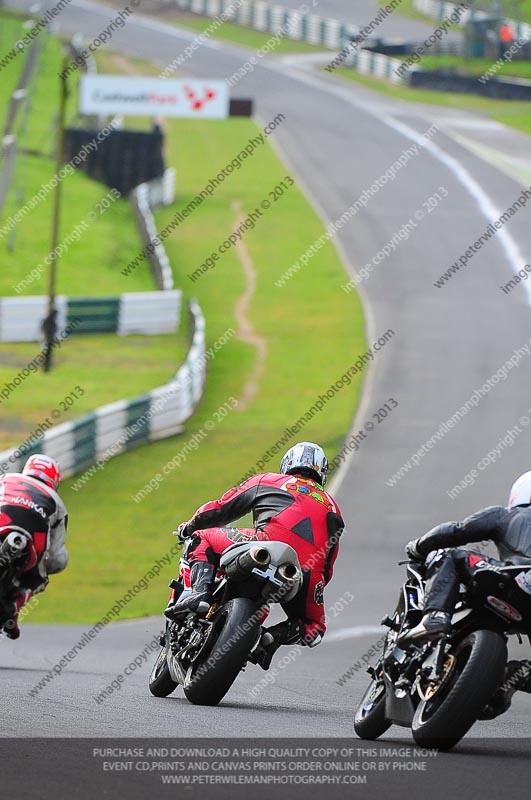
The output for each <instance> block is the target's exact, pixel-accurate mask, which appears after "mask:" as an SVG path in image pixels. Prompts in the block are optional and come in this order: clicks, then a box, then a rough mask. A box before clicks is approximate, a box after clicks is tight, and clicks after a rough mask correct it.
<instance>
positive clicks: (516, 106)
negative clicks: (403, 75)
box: [334, 68, 531, 134]
mask: <svg viewBox="0 0 531 800" xmlns="http://www.w3.org/2000/svg"><path fill="white" fill-rule="evenodd" d="M334 74H335V75H338V76H339V77H341V78H346V79H347V80H351V81H355V82H356V83H359V84H361V85H362V86H366V87H367V88H368V89H374V90H375V91H378V92H382V94H386V95H388V96H389V97H394V98H395V99H397V100H405V101H406V102H408V103H427V104H432V105H439V106H448V107H449V108H462V109H463V110H464V111H477V112H479V113H482V114H484V115H485V116H486V117H489V118H491V119H495V120H498V122H503V123H504V124H505V125H508V126H509V127H511V128H515V129H516V130H519V131H522V133H528V134H531V111H528V110H527V109H528V107H529V103H518V102H509V101H505V100H490V99H489V98H485V97H476V96H475V95H470V94H459V93H453V92H434V91H430V90H428V89H415V88H410V87H409V86H401V85H397V84H394V83H390V82H389V81H385V80H380V78H373V77H371V76H369V75H361V74H360V73H359V72H356V71H355V70H353V69H348V68H340V69H337V70H335V72H334Z"/></svg>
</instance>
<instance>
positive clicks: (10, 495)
mask: <svg viewBox="0 0 531 800" xmlns="http://www.w3.org/2000/svg"><path fill="white" fill-rule="evenodd" d="M67 524H68V514H67V511H66V508H65V505H64V503H63V501H62V500H61V498H60V497H59V495H58V494H57V492H55V491H54V490H53V489H52V488H50V487H49V486H47V485H46V484H45V483H43V482H42V481H40V480H37V479H36V478H32V477H30V476H29V475H21V474H19V473H14V472H13V473H8V474H7V475H5V476H4V477H3V478H1V479H0V538H3V537H4V536H6V535H7V534H8V533H9V530H10V528H11V527H12V526H14V527H17V528H23V529H24V530H25V531H27V532H28V533H29V534H31V536H32V539H33V544H34V549H33V550H32V553H31V556H30V559H29V561H28V563H27V564H26V566H25V568H24V571H23V573H22V575H21V578H20V586H19V587H18V588H15V589H14V591H13V597H12V598H11V600H12V602H14V604H15V606H16V612H17V613H18V611H19V610H20V608H21V607H22V605H24V603H26V602H28V600H29V599H30V597H31V593H32V592H33V593H35V592H36V591H40V590H42V589H43V588H45V586H46V583H47V580H48V575H51V574H53V573H56V572H61V571H62V570H64V569H65V567H66V565H67V564H68V551H67V549H66V546H65V540H66V529H67ZM27 590H29V591H27Z"/></svg>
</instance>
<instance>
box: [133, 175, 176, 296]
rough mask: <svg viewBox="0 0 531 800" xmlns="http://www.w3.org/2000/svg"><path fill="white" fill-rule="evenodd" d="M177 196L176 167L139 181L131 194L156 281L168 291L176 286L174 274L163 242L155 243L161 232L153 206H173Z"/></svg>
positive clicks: (141, 236)
mask: <svg viewBox="0 0 531 800" xmlns="http://www.w3.org/2000/svg"><path fill="white" fill-rule="evenodd" d="M174 197H175V170H173V169H167V170H166V171H165V172H164V174H163V175H162V177H160V178H154V179H153V180H151V181H148V182H147V183H141V184H139V185H138V186H136V187H135V188H134V189H133V191H132V192H131V193H130V195H129V199H130V201H131V206H132V208H133V213H134V215H135V219H136V223H137V226H138V230H139V232H140V239H141V241H142V247H143V248H144V250H146V251H147V259H148V261H149V264H150V266H151V271H152V273H153V277H154V278H155V283H156V284H157V286H158V287H159V289H162V290H164V291H168V290H170V289H173V285H174V284H173V273H172V271H171V266H170V261H169V258H168V256H167V254H166V250H165V249H164V245H163V244H162V242H160V241H159V242H158V244H156V245H153V244H152V242H153V240H154V239H155V238H157V235H158V231H157V226H156V225H155V219H154V217H153V214H152V209H154V208H160V207H161V206H168V205H170V204H171V203H173V200H174ZM148 248H149V249H148Z"/></svg>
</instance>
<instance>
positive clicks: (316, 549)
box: [165, 442, 344, 669]
mask: <svg viewBox="0 0 531 800" xmlns="http://www.w3.org/2000/svg"><path fill="white" fill-rule="evenodd" d="M327 474H328V461H327V459H326V456H325V454H324V451H323V450H322V448H321V447H319V445H316V444H312V443H311V442H300V443H299V444H296V445H294V446H293V447H291V448H290V449H289V450H288V451H287V453H286V454H285V456H284V457H283V459H282V461H281V464H280V472H279V473H274V472H268V473H265V474H262V475H255V476H254V477H252V478H249V480H246V481H244V483H242V484H240V486H236V487H235V488H233V489H229V491H228V492H225V494H224V495H223V496H222V497H221V498H220V499H219V500H214V501H211V502H209V503H205V505H203V506H201V508H199V509H198V510H197V511H196V513H195V514H194V515H193V517H192V518H191V519H190V520H189V521H188V522H183V523H181V525H180V526H179V529H178V531H176V535H178V536H179V538H180V539H181V541H185V540H187V539H190V537H192V538H191V541H188V542H187V544H186V548H187V557H188V559H189V560H190V563H191V570H190V577H191V582H192V589H193V592H192V594H190V595H188V596H187V597H186V598H183V599H182V600H177V602H175V603H170V605H169V606H168V608H167V609H166V611H165V614H166V616H167V617H168V619H170V620H178V619H181V618H183V617H184V616H186V614H187V613H188V612H189V611H193V610H195V609H196V608H197V606H198V605H199V603H200V602H201V601H203V600H208V599H209V598H210V595H211V591H212V588H213V587H212V581H213V579H214V577H215V575H216V570H217V567H218V565H219V558H220V555H221V554H222V553H223V551H224V550H225V549H226V548H227V547H229V546H230V545H232V544H234V543H235V542H242V541H252V540H258V541H263V540H272V541H279V542H284V543H285V544H288V545H290V546H291V547H293V549H294V550H295V551H296V553H297V555H298V557H299V561H300V565H301V568H302V571H303V576H304V580H303V584H302V587H301V589H300V591H299V592H298V594H297V595H296V597H295V598H294V599H293V600H290V601H289V602H288V603H285V604H284V605H283V609H284V611H285V612H286V614H287V617H288V619H287V620H285V621H284V622H281V623H279V624H278V625H274V626H272V627H270V628H268V629H263V632H262V637H261V640H260V644H259V646H258V648H257V649H256V651H255V653H254V655H255V660H256V663H258V664H260V666H261V667H263V669H268V668H269V666H270V664H271V660H272V658H273V655H274V653H275V651H276V650H277V649H278V647H280V645H281V644H291V643H293V642H299V643H301V644H305V645H308V646H309V647H314V646H315V645H317V644H319V643H320V642H321V640H322V638H323V636H324V633H325V630H326V623H325V609H324V601H323V590H324V587H325V586H326V584H327V583H329V581H330V580H331V578H332V573H333V569H334V562H335V560H336V557H337V553H338V547H339V538H340V536H341V533H342V532H343V528H344V523H343V519H342V517H341V512H340V510H339V508H338V506H337V503H336V502H335V501H334V499H333V498H332V497H331V496H330V495H329V494H328V493H327V492H325V491H324V489H323V487H324V485H325V483H326V477H327ZM249 512H252V515H253V525H254V528H252V529H244V528H243V529H242V528H240V529H238V528H227V527H224V526H226V525H229V524H230V523H231V522H234V521H235V520H237V519H240V518H241V517H243V516H245V515H246V514H247V513H249Z"/></svg>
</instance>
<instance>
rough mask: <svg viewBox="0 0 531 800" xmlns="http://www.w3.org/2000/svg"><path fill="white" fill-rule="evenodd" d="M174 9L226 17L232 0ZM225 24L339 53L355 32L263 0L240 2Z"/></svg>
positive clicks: (179, 1) (193, 1) (189, 0)
mask: <svg viewBox="0 0 531 800" xmlns="http://www.w3.org/2000/svg"><path fill="white" fill-rule="evenodd" d="M175 5H176V6H177V7H178V8H182V9H183V10H186V11H192V12H193V13H195V14H202V15H204V16H206V17H218V16H219V15H220V14H225V13H227V14H229V13H230V9H231V8H233V7H234V0H175ZM226 21H228V22H231V23H235V24H236V25H245V26H247V27H249V28H254V29H255V30H257V31H262V32H264V33H273V34H276V33H281V32H284V35H285V36H286V38H287V39H297V40H301V41H304V42H308V44H314V45H318V46H321V47H325V48H327V49H329V50H340V49H341V48H342V47H343V45H344V43H345V41H348V38H349V36H350V35H354V34H356V33H358V30H359V29H358V26H357V25H353V24H350V23H346V22H340V21H339V20H337V19H331V18H329V17H321V16H319V15H317V14H306V13H303V14H301V12H300V11H296V10H294V9H291V8H284V7H283V6H281V5H270V4H269V3H266V2H263V0H247V1H246V2H243V3H242V5H240V6H238V8H237V9H235V13H234V14H230V18H229V17H227V20H226Z"/></svg>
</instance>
